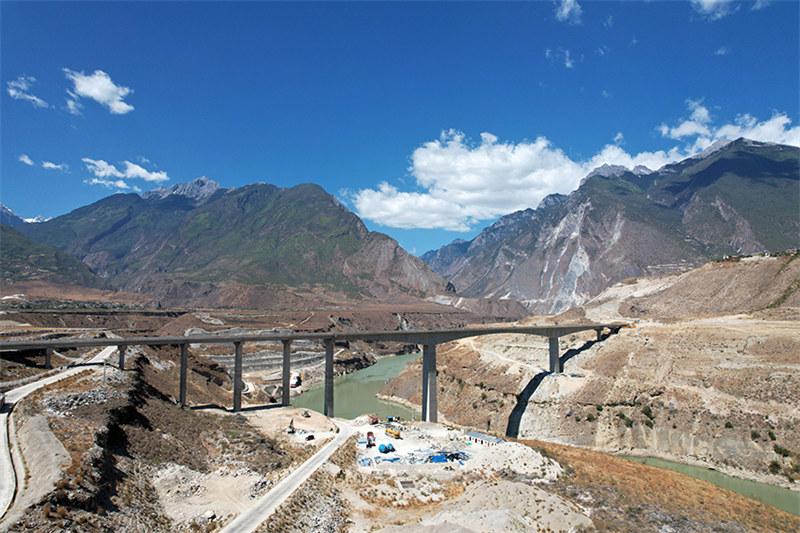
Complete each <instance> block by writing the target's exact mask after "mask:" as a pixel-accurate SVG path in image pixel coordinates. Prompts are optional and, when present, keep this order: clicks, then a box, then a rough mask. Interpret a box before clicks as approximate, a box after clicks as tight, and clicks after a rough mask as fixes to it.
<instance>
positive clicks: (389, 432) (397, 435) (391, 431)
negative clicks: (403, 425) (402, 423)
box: [386, 428, 402, 439]
mask: <svg viewBox="0 0 800 533" xmlns="http://www.w3.org/2000/svg"><path fill="white" fill-rule="evenodd" d="M386 436H387V437H394V438H396V439H400V438H402V437H400V432H399V431H398V430H396V429H392V428H386Z"/></svg>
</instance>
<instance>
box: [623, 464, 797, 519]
mask: <svg viewBox="0 0 800 533" xmlns="http://www.w3.org/2000/svg"><path fill="white" fill-rule="evenodd" d="M620 457H622V458H624V459H629V460H631V461H636V462H639V463H642V464H646V465H648V466H655V467H659V468H665V469H667V470H671V471H673V472H678V473H680V474H684V475H687V476H691V477H693V478H695V479H702V480H703V481H708V482H710V483H713V484H714V485H717V486H718V487H722V488H724V489H728V490H730V491H733V492H736V493H737V494H741V495H743V496H747V497H748V498H754V499H756V500H758V501H760V502H764V503H766V504H768V505H772V506H773V507H777V508H778V509H782V510H784V511H786V512H788V513H792V514H793V515H795V516H800V492H798V491H796V490H790V489H787V488H783V487H777V486H775V485H771V484H769V483H763V482H758V481H752V480H749V479H742V478H740V477H735V476H731V475H728V474H725V473H723V472H720V471H718V470H716V469H713V468H709V467H700V466H693V465H687V464H684V463H680V462H675V461H668V460H665V459H661V458H658V457H639V456H625V455H621V456H620Z"/></svg>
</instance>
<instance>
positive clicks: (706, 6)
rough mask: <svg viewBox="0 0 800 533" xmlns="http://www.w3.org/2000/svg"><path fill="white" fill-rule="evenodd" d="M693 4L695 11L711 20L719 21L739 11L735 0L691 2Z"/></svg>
mask: <svg viewBox="0 0 800 533" xmlns="http://www.w3.org/2000/svg"><path fill="white" fill-rule="evenodd" d="M691 3H692V7H693V8H694V10H695V11H697V12H698V13H700V14H701V15H703V16H705V17H706V18H708V19H709V20H719V19H721V18H722V17H724V16H726V15H729V14H730V13H732V12H734V11H736V10H737V9H739V8H738V6H735V5H734V2H733V0H691Z"/></svg>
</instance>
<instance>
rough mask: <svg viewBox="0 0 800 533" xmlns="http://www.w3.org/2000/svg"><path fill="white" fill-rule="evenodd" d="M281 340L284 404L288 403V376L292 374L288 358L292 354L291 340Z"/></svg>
mask: <svg viewBox="0 0 800 533" xmlns="http://www.w3.org/2000/svg"><path fill="white" fill-rule="evenodd" d="M281 342H283V401H282V402H281V403H283V405H284V406H286V405H290V402H289V378H290V377H291V375H292V369H291V367H290V363H289V359H290V357H291V354H292V341H291V340H285V341H281Z"/></svg>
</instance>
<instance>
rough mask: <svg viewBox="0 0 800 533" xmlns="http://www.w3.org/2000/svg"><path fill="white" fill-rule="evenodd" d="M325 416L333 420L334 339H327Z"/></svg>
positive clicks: (325, 341) (325, 342)
mask: <svg viewBox="0 0 800 533" xmlns="http://www.w3.org/2000/svg"><path fill="white" fill-rule="evenodd" d="M323 343H324V344H325V416H328V417H331V418H333V339H325V340H324V341H323Z"/></svg>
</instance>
